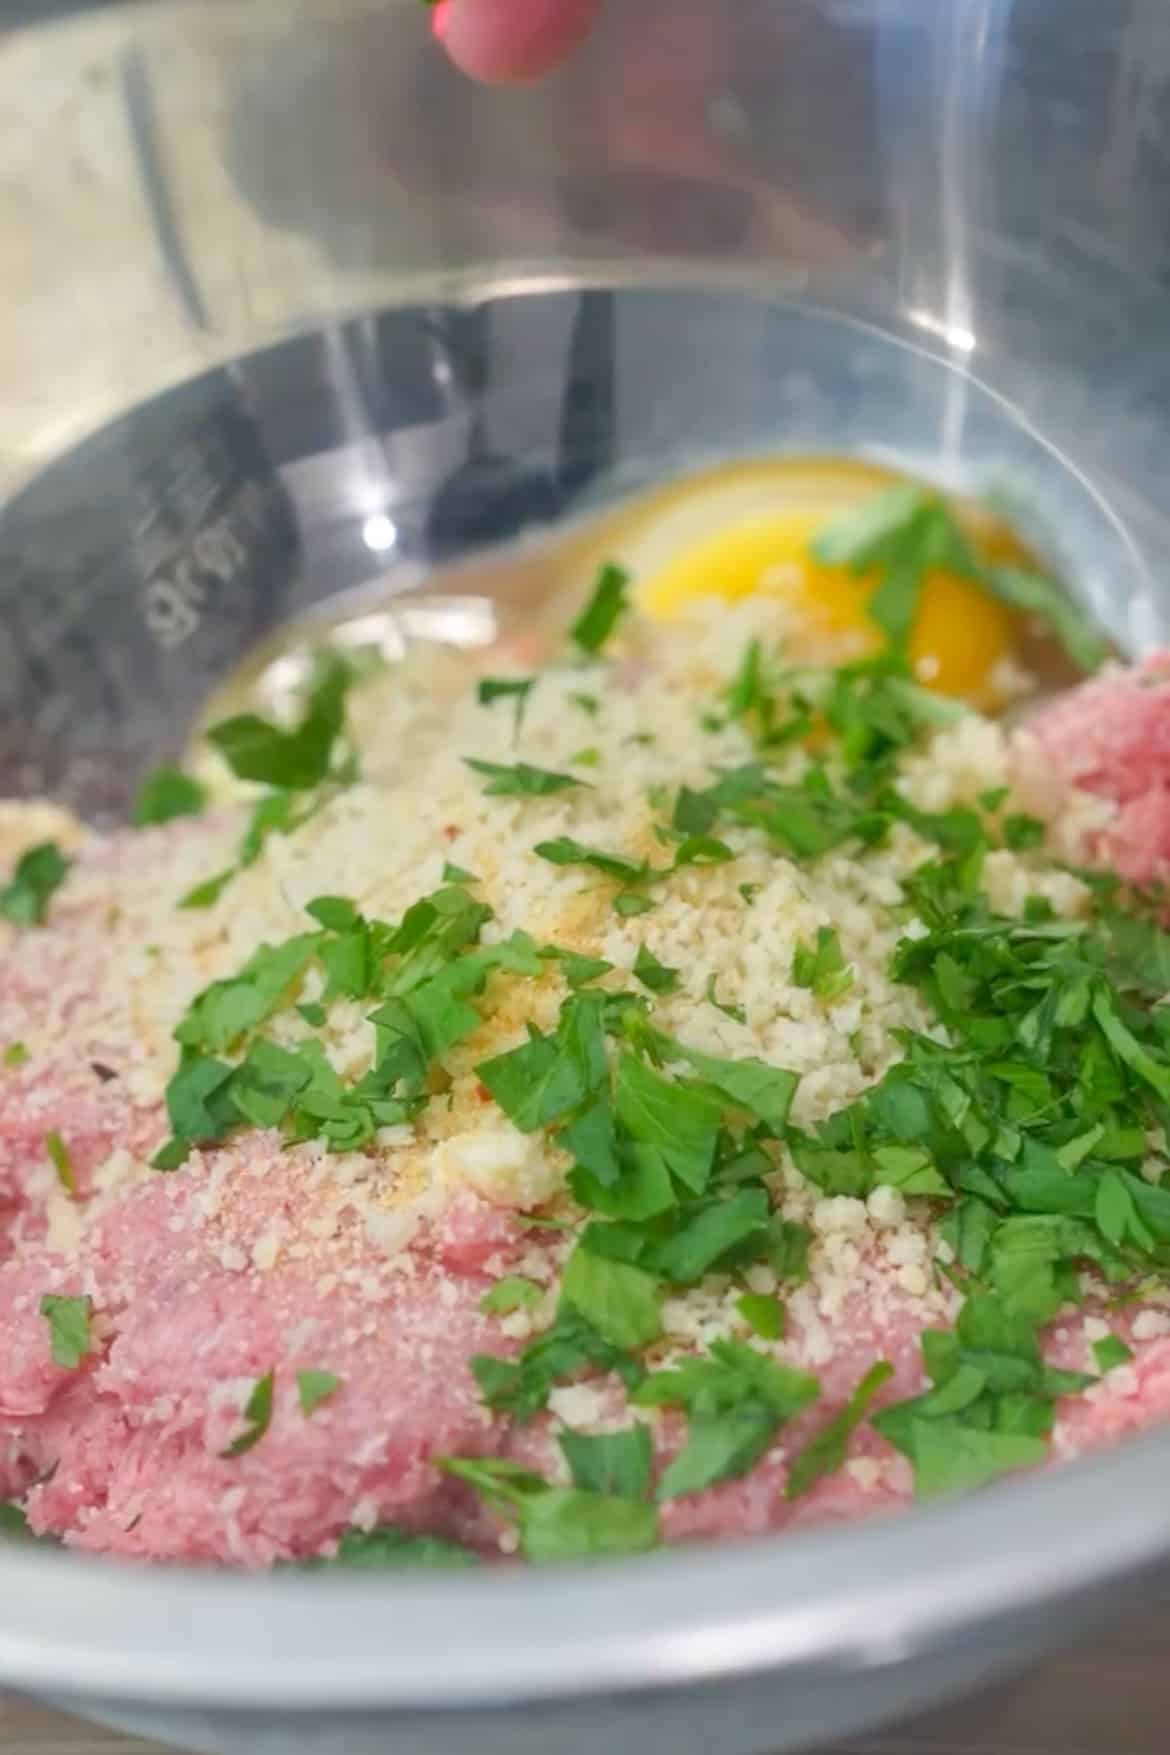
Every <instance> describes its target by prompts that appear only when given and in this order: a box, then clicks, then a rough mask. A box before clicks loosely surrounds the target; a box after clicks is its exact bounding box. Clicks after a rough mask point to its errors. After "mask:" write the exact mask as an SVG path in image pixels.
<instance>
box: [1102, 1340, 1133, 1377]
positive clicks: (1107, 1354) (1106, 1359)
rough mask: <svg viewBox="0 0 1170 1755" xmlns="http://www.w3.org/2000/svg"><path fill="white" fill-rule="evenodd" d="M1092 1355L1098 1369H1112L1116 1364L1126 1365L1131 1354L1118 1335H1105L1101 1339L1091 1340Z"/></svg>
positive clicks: (1131, 1356)
mask: <svg viewBox="0 0 1170 1755" xmlns="http://www.w3.org/2000/svg"><path fill="white" fill-rule="evenodd" d="M1093 1357H1094V1359H1095V1360H1096V1361H1097V1369H1098V1371H1102V1372H1104V1371H1112V1370H1113V1369H1114V1367H1115V1366H1117V1365H1126V1364H1128V1363H1129V1361H1130V1360H1131V1359H1132V1358H1133V1354H1132V1353H1131V1352H1130V1350H1129V1348H1128V1347H1127V1346H1126V1344H1125V1342H1124V1341H1123V1340H1122V1339H1121V1337H1120V1336H1119V1335H1105V1336H1104V1337H1103V1338H1102V1339H1101V1340H1099V1341H1094V1342H1093Z"/></svg>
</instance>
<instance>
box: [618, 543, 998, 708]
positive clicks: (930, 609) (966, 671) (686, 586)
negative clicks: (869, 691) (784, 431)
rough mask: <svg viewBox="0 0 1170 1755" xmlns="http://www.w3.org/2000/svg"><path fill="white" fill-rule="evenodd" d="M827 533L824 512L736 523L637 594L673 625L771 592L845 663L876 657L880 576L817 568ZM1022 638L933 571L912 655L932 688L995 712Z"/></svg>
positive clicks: (951, 577) (977, 595) (958, 582)
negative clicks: (710, 602)
mask: <svg viewBox="0 0 1170 1755" xmlns="http://www.w3.org/2000/svg"><path fill="white" fill-rule="evenodd" d="M824 525H825V515H824V513H823V512H795V511H794V512H780V513H775V514H771V513H770V514H767V515H765V516H760V517H755V518H750V519H745V520H743V521H742V522H739V523H736V524H732V525H729V526H727V527H725V528H723V529H721V530H718V531H716V532H715V533H713V534H712V535H711V536H709V537H707V538H706V539H704V540H702V541H699V542H697V543H693V544H691V545H690V546H688V547H687V548H686V549H685V550H684V552H683V553H681V554H679V555H677V556H676V557H675V558H674V559H672V560H670V561H668V562H667V563H666V564H665V565H664V566H663V567H662V568H661V569H659V570H658V571H657V572H656V573H655V574H654V575H653V577H651V578H649V579H647V580H646V581H645V582H644V584H643V586H642V588H641V591H640V593H639V596H640V599H641V603H642V607H643V609H644V610H645V612H646V614H648V615H651V616H657V617H659V618H661V619H662V620H664V621H668V620H670V619H671V618H672V617H673V616H675V615H677V614H678V612H679V611H680V609H682V608H683V607H684V605H685V604H687V603H688V602H692V601H694V600H695V599H698V598H711V597H718V598H722V599H723V600H724V601H725V602H727V603H735V602H738V601H739V599H740V598H743V597H748V596H750V595H751V594H752V593H754V592H765V593H767V594H769V595H771V596H775V597H781V598H784V599H785V600H786V601H788V602H789V603H791V605H792V608H793V611H794V615H795V617H796V618H797V620H798V621H799V623H800V624H801V625H802V626H803V627H805V628H807V630H808V633H809V635H810V636H811V637H812V638H813V639H816V638H817V637H818V636H822V637H827V638H828V639H829V640H831V641H833V642H834V644H835V645H838V646H839V647H840V649H841V655H842V657H847V658H863V657H868V656H870V655H871V654H873V653H875V652H878V651H880V650H881V648H882V646H883V644H884V636H883V634H882V632H881V630H880V629H879V628H877V627H876V626H875V625H874V623H873V622H872V621H871V620H870V618H869V615H868V613H867V610H866V605H867V603H868V601H869V599H870V597H871V596H872V594H873V591H874V588H875V586H876V585H877V584H878V583H879V577H878V576H877V575H876V574H874V573H852V572H849V571H848V570H847V569H846V568H844V567H828V566H824V565H822V563H821V562H820V561H818V560H816V559H815V557H814V555H813V553H812V544H813V541H814V539H815V538H816V536H817V535H818V534H819V532H820V531H821V530H822V529H823V528H824ZM976 546H977V547H979V546H980V545H979V544H978V542H976ZM988 558H990V556H989V557H988ZM1017 639H1018V623H1017V620H1016V618H1015V616H1013V614H1012V612H1011V611H1010V610H1009V609H1007V608H1006V607H1005V606H1004V605H1003V604H1000V603H997V602H996V601H995V600H994V598H991V597H988V596H987V594H986V593H985V592H983V591H981V590H980V589H979V587H978V586H977V585H974V584H972V583H971V582H970V581H969V580H967V579H962V578H960V577H959V576H958V575H957V574H955V573H948V572H943V571H935V572H931V573H929V574H928V575H927V577H926V579H925V580H924V581H923V589H922V595H921V598H920V600H919V607H918V615H917V618H916V620H915V624H914V629H913V632H912V634H911V637H910V645H909V657H910V662H911V664H912V665H913V668H914V673H915V675H916V676H917V677H918V678H919V680H920V681H921V682H923V683H924V684H926V685H927V687H929V688H931V689H934V690H936V691H937V692H938V693H940V694H944V695H956V696H959V697H961V698H963V699H964V700H967V701H970V702H971V703H972V704H973V705H975V706H979V707H984V706H994V705H995V704H996V703H997V701H998V700H999V693H998V691H997V690H996V688H995V686H994V683H993V680H992V679H993V672H994V671H995V667H996V665H997V664H998V663H999V662H1000V661H1001V660H1002V659H1004V658H1007V657H1009V656H1010V654H1011V652H1012V650H1013V648H1014V646H1015V645H1016V642H1017Z"/></svg>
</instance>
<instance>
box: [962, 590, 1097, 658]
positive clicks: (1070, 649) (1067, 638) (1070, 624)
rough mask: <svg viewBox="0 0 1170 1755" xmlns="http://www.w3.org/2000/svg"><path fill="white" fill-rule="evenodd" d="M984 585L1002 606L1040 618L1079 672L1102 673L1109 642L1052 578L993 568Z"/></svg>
mask: <svg viewBox="0 0 1170 1755" xmlns="http://www.w3.org/2000/svg"><path fill="white" fill-rule="evenodd" d="M983 582H984V583H985V584H986V586H987V589H988V590H989V591H990V592H991V594H992V596H994V597H998V598H999V599H1000V601H1001V603H1006V604H1010V606H1011V607H1012V609H1021V610H1023V611H1024V612H1025V614H1027V615H1035V616H1038V617H1039V618H1040V620H1041V621H1042V622H1044V623H1045V625H1046V626H1047V627H1048V628H1049V629H1050V630H1051V632H1052V633H1053V634H1054V635H1055V636H1056V638H1057V640H1058V641H1059V642H1060V644H1061V645H1062V646H1063V647H1064V650H1065V651H1066V652H1067V654H1068V656H1069V657H1070V658H1071V659H1072V661H1073V663H1074V664H1075V665H1076V666H1077V668H1078V669H1079V670H1086V671H1093V670H1099V669H1100V667H1101V665H1102V664H1103V663H1104V662H1105V659H1106V658H1107V657H1108V656H1109V644H1108V641H1106V640H1105V639H1104V638H1103V637H1102V635H1101V633H1100V630H1099V629H1098V628H1097V626H1096V624H1095V622H1094V621H1093V619H1092V617H1091V616H1089V615H1087V614H1086V613H1085V611H1084V610H1082V609H1081V608H1080V606H1079V605H1078V604H1076V603H1074V602H1073V601H1072V599H1071V598H1070V597H1069V596H1068V595H1067V594H1066V593H1065V592H1064V591H1063V590H1062V589H1061V587H1060V586H1059V585H1057V584H1055V583H1054V582H1053V581H1052V580H1051V579H1045V578H1042V577H1041V576H1040V575H1039V574H1037V573H1028V572H1024V571H1023V570H1022V569H1020V568H1018V567H991V568H989V569H988V570H987V572H986V573H984V575H983Z"/></svg>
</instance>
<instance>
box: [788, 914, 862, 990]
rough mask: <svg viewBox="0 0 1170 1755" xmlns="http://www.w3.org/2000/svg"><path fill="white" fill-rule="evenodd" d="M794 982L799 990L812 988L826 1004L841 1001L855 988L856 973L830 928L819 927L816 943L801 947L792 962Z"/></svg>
mask: <svg viewBox="0 0 1170 1755" xmlns="http://www.w3.org/2000/svg"><path fill="white" fill-rule="evenodd" d="M792 979H793V980H794V981H795V983H796V985H797V986H798V987H807V988H811V990H812V992H813V993H814V994H815V995H816V997H817V998H818V999H823V1000H824V1001H825V1002H826V1003H827V1004H831V1003H832V1002H833V1001H834V1000H836V999H840V998H841V996H842V995H843V994H845V993H848V991H849V989H850V988H851V987H852V985H853V971H852V969H851V968H850V967H849V965H848V964H847V963H846V961H845V958H844V956H843V954H842V951H841V944H840V940H839V939H838V937H837V934H836V932H835V931H834V930H833V928H832V927H831V926H819V927H818V928H817V938H816V944H815V945H812V946H809V945H798V946H797V948H796V953H795V955H794V956H793V959H792Z"/></svg>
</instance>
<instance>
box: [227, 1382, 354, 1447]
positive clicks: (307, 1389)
mask: <svg viewBox="0 0 1170 1755" xmlns="http://www.w3.org/2000/svg"><path fill="white" fill-rule="evenodd" d="M340 1388H341V1379H340V1377H334V1375H333V1373H332V1372H331V1371H298V1372H297V1400H298V1402H299V1403H300V1406H301V1413H302V1414H304V1416H305V1418H306V1420H307V1419H310V1418H311V1417H312V1415H313V1414H315V1413H316V1411H317V1409H318V1408H319V1407H320V1406H321V1403H322V1402H327V1401H328V1400H329V1397H330V1396H331V1395H333V1394H335V1392H336V1391H337V1390H339V1389H340ZM237 1454H238V1452H237Z"/></svg>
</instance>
